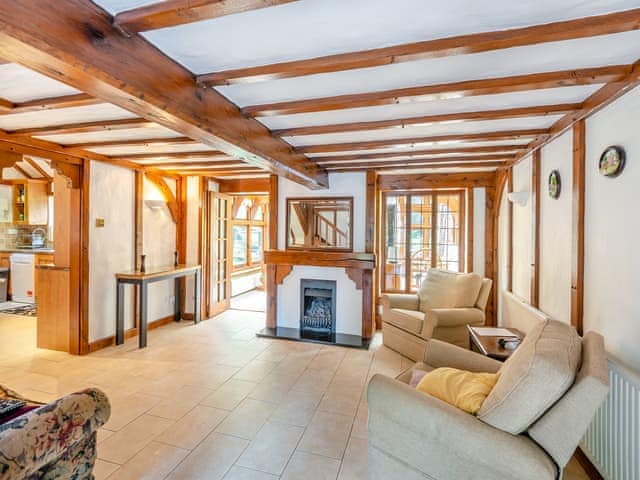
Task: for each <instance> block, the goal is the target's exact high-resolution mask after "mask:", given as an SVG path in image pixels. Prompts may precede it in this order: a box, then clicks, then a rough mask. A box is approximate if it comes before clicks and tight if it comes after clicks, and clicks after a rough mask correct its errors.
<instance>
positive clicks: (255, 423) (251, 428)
mask: <svg viewBox="0 0 640 480" xmlns="http://www.w3.org/2000/svg"><path fill="white" fill-rule="evenodd" d="M275 408H276V404H274V403H270V402H263V401H261V400H254V399H251V398H246V399H244V400H243V401H242V403H241V404H240V405H238V408H236V409H235V410H234V411H233V412H231V413H230V414H229V416H228V417H227V418H226V419H224V421H223V422H222V423H221V424H220V425H219V426H218V428H216V432H218V433H225V434H228V435H235V436H237V437H241V438H247V439H252V438H254V437H255V436H256V434H257V433H258V431H259V430H260V429H261V428H262V426H263V425H264V423H265V422H266V421H267V419H268V418H269V417H270V416H271V414H272V413H273V411H274V410H275Z"/></svg>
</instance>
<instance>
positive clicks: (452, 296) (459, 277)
mask: <svg viewBox="0 0 640 480" xmlns="http://www.w3.org/2000/svg"><path fill="white" fill-rule="evenodd" d="M481 287H482V277H481V276H480V275H477V274H475V273H455V272H446V271H444V270H438V269H436V268H432V269H430V270H429V271H428V272H427V277H426V278H425V280H424V282H422V285H421V286H420V290H418V297H419V298H420V310H421V311H422V312H427V311H428V310H431V309H434V308H458V307H473V306H475V304H476V301H477V300H478V294H479V293H480V288H481Z"/></svg>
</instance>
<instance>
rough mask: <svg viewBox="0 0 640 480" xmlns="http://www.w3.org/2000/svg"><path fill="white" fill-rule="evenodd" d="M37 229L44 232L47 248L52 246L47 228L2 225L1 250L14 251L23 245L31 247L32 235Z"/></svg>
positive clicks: (0, 233) (0, 226) (0, 229)
mask: <svg viewBox="0 0 640 480" xmlns="http://www.w3.org/2000/svg"><path fill="white" fill-rule="evenodd" d="M36 228H40V229H42V230H44V232H45V246H51V243H50V242H49V241H48V238H49V229H48V228H47V227H46V226H35V225H12V224H10V223H0V249H2V248H7V249H12V248H16V247H19V246H21V245H31V234H32V233H33V231H34V230H35V229H36Z"/></svg>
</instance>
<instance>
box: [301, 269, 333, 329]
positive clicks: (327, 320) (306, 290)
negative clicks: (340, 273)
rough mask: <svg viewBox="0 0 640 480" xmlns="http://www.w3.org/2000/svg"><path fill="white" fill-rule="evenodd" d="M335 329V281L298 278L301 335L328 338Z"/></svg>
mask: <svg viewBox="0 0 640 480" xmlns="http://www.w3.org/2000/svg"><path fill="white" fill-rule="evenodd" d="M335 331H336V282H335V281H333V280H307V279H301V280H300V332H301V334H302V336H303V337H305V336H306V337H313V338H329V337H331V336H332V335H333V334H334V333H335Z"/></svg>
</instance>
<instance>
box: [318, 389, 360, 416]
mask: <svg viewBox="0 0 640 480" xmlns="http://www.w3.org/2000/svg"><path fill="white" fill-rule="evenodd" d="M361 395H362V389H361V388H353V387H342V386H334V387H331V388H329V389H328V390H327V392H326V393H325V395H324V397H323V398H322V401H321V402H320V406H319V407H318V409H319V410H322V411H323V412H330V413H339V414H341V415H349V416H354V415H355V414H356V412H357V410H358V404H359V403H360V397H361Z"/></svg>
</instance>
